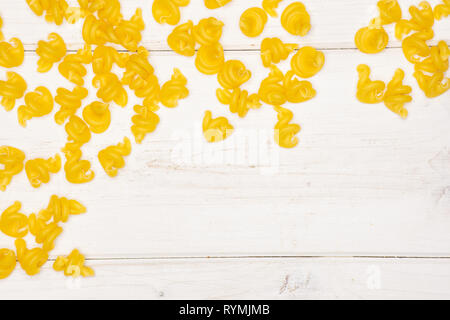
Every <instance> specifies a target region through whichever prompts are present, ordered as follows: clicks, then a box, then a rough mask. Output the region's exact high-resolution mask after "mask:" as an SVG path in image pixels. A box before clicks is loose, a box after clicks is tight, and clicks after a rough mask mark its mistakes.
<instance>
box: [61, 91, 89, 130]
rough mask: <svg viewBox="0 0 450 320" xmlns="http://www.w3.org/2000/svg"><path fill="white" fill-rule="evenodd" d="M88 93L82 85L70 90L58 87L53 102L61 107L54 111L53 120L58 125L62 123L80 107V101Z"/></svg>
mask: <svg viewBox="0 0 450 320" xmlns="http://www.w3.org/2000/svg"><path fill="white" fill-rule="evenodd" d="M88 93H89V92H88V90H87V89H86V88H83V87H75V88H74V89H73V90H72V91H70V90H67V89H65V88H58V89H57V90H56V96H55V102H56V103H57V104H59V105H60V106H61V108H60V109H59V110H58V111H57V112H56V113H55V122H56V123H57V124H59V125H62V124H64V123H65V122H66V120H67V119H69V118H70V117H71V116H73V115H74V114H75V113H76V112H77V110H78V109H79V108H80V107H81V103H82V101H83V99H85V98H86V97H87V96H88Z"/></svg>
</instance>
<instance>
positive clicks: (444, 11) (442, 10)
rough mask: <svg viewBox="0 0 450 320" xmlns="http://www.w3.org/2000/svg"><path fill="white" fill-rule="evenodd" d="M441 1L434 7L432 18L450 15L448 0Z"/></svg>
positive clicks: (449, 1)
mask: <svg viewBox="0 0 450 320" xmlns="http://www.w3.org/2000/svg"><path fill="white" fill-rule="evenodd" d="M442 2H443V3H440V4H438V5H437V6H436V7H434V18H435V19H436V20H441V19H442V18H444V17H448V16H449V15H450V0H442Z"/></svg>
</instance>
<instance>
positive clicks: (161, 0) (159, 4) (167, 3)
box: [152, 0, 190, 26]
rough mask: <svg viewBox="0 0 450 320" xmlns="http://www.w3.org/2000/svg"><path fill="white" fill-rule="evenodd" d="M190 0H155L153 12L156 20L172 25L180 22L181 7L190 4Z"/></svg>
mask: <svg viewBox="0 0 450 320" xmlns="http://www.w3.org/2000/svg"><path fill="white" fill-rule="evenodd" d="M189 2H190V0H154V1H153V5H152V14H153V18H155V20H156V22H158V23H160V24H163V23H167V24H170V25H172V26H174V25H177V24H178V23H179V22H180V8H179V7H185V6H187V5H188V4H189Z"/></svg>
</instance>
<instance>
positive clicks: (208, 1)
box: [204, 0, 231, 9]
mask: <svg viewBox="0 0 450 320" xmlns="http://www.w3.org/2000/svg"><path fill="white" fill-rule="evenodd" d="M204 1H205V6H206V7H207V8H208V9H218V8H220V7H223V6H224V5H226V4H228V3H230V2H231V0H204Z"/></svg>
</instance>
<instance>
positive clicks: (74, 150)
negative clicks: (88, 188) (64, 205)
mask: <svg viewBox="0 0 450 320" xmlns="http://www.w3.org/2000/svg"><path fill="white" fill-rule="evenodd" d="M63 151H64V152H65V156H66V163H65V165H64V171H65V173H66V179H67V181H69V182H70V183H73V184H83V183H88V182H90V181H92V180H93V179H94V177H95V173H94V171H92V170H91V163H90V162H89V161H88V160H82V159H81V157H82V155H83V154H82V152H81V150H80V149H79V146H76V145H73V144H72V145H66V147H65V148H64V149H63Z"/></svg>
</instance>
